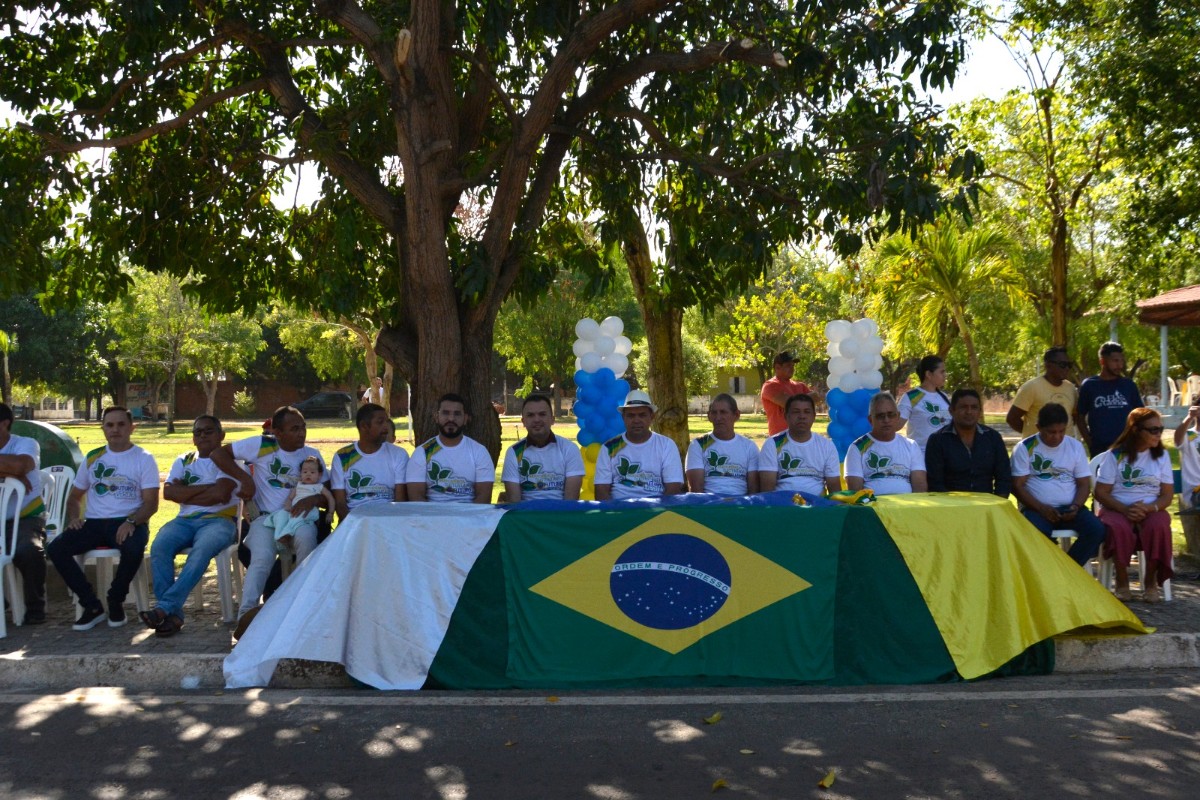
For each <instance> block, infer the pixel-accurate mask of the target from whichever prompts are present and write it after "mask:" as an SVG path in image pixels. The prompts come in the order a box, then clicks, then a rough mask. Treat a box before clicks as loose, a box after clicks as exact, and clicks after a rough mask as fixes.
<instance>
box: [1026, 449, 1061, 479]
mask: <svg viewBox="0 0 1200 800" xmlns="http://www.w3.org/2000/svg"><path fill="white" fill-rule="evenodd" d="M1029 468H1030V470H1031V471H1032V472H1033V477H1035V478H1037V479H1038V480H1039V481H1049V480H1053V479H1054V478H1055V477H1057V476H1058V475H1061V474H1063V471H1062V470H1061V469H1058V468H1056V467H1055V466H1054V461H1053V459H1049V458H1045V457H1044V456H1042V454H1041V453H1034V454H1033V458H1032V459H1031V460H1030V462H1029Z"/></svg>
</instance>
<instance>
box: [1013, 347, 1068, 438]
mask: <svg viewBox="0 0 1200 800" xmlns="http://www.w3.org/2000/svg"><path fill="white" fill-rule="evenodd" d="M1042 364H1043V368H1044V370H1045V371H1044V372H1043V374H1041V375H1039V376H1038V377H1036V378H1034V379H1033V380H1031V381H1026V382H1025V383H1024V384H1022V385H1021V388H1020V389H1018V390H1017V396H1016V397H1014V398H1013V401H1012V407H1011V408H1009V409H1008V416H1007V417H1006V418H1005V422H1007V423H1008V426H1009V427H1010V428H1012V429H1013V430H1014V431H1016V432H1017V433H1018V434H1020V435H1021V436H1032V435H1033V434H1034V433H1035V432H1036V430H1037V425H1036V424H1035V423H1036V422H1037V416H1038V411H1039V410H1041V408H1042V406H1044V405H1046V404H1047V403H1058V404H1059V405H1060V406H1062V407H1063V408H1065V409H1068V410H1073V409H1075V408H1076V407H1077V406H1078V403H1077V401H1078V399H1079V390H1078V389H1076V388H1075V384H1073V383H1071V382H1070V381H1069V380H1067V376H1068V375H1069V374H1070V373H1071V368H1072V367H1074V366H1075V362H1074V361H1072V360H1071V357H1070V356H1069V355H1068V354H1067V348H1065V347H1060V346H1055V347H1051V348H1050V349H1049V350H1047V351H1046V353H1045V355H1043V356H1042ZM1026 426H1028V429H1026ZM1077 435H1078V434H1077V433H1076V430H1075V423H1074V422H1072V423H1071V424H1070V425H1069V426H1068V427H1067V436H1077Z"/></svg>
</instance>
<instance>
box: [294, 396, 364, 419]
mask: <svg viewBox="0 0 1200 800" xmlns="http://www.w3.org/2000/svg"><path fill="white" fill-rule="evenodd" d="M296 408H297V409H299V410H300V413H301V414H303V415H304V418H305V419H308V418H310V417H337V418H339V419H350V413H351V410H352V409H353V408H354V399H353V398H352V397H350V394H349V393H348V392H317V393H316V394H314V395H313V396H312V397H309V398H306V399H304V400H301V401H300V402H299V403H296Z"/></svg>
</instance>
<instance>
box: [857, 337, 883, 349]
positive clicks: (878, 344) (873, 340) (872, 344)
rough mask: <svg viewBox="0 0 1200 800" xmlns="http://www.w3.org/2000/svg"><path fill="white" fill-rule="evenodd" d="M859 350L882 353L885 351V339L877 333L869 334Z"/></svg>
mask: <svg viewBox="0 0 1200 800" xmlns="http://www.w3.org/2000/svg"><path fill="white" fill-rule="evenodd" d="M859 352H860V353H882V352H883V339H880V338H879V337H878V336H876V335H875V334H871V335H870V336H868V337H867V338H866V340H864V341H863V342H862V343H860V344H859Z"/></svg>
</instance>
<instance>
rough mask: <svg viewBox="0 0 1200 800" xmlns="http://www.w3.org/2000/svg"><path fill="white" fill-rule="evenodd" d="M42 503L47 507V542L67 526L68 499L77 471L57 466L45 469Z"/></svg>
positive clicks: (43, 470) (43, 473)
mask: <svg viewBox="0 0 1200 800" xmlns="http://www.w3.org/2000/svg"><path fill="white" fill-rule="evenodd" d="M41 472H42V502H43V503H45V505H46V542H47V543H49V542H52V541H54V538H55V537H56V536H58V535H59V534H60V533H62V532H63V528H65V527H66V525H67V499H68V498H69V497H70V496H71V486H72V485H73V484H74V483H75V470H73V469H71V468H70V467H64V466H62V465H59V464H56V465H54V466H53V467H43V468H42V470H41Z"/></svg>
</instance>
